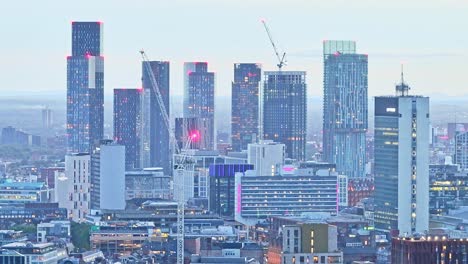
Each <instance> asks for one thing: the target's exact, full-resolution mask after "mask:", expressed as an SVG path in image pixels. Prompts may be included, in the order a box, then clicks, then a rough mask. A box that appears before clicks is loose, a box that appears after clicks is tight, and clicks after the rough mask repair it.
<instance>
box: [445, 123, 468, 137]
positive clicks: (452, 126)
mask: <svg viewBox="0 0 468 264" xmlns="http://www.w3.org/2000/svg"><path fill="white" fill-rule="evenodd" d="M457 132H468V123H459V122H457V123H448V124H447V136H448V140H452V139H453V138H454V137H455V134H456V133H457Z"/></svg>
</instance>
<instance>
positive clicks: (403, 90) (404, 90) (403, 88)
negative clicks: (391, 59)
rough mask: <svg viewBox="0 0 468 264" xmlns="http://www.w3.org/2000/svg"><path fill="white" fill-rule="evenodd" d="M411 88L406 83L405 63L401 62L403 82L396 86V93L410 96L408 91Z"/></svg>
mask: <svg viewBox="0 0 468 264" xmlns="http://www.w3.org/2000/svg"><path fill="white" fill-rule="evenodd" d="M410 89H411V88H410V87H409V86H408V85H407V84H406V83H405V78H404V74H403V63H402V64H401V83H400V84H397V85H396V86H395V93H396V95H397V96H408V91H409V90H410Z"/></svg>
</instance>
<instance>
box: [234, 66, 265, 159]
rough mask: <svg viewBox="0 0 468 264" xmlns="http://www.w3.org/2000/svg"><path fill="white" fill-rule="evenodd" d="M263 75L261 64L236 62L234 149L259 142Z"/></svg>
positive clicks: (241, 148) (244, 148)
mask: <svg viewBox="0 0 468 264" xmlns="http://www.w3.org/2000/svg"><path fill="white" fill-rule="evenodd" d="M261 76H262V70H261V65H260V64H257V63H236V64H234V81H233V82H232V104H231V109H232V111H231V137H232V149H233V150H234V151H241V150H246V149H247V145H248V144H250V143H255V142H257V136H258V102H259V100H258V99H259V98H258V93H259V85H260V81H261V78H262V77H261Z"/></svg>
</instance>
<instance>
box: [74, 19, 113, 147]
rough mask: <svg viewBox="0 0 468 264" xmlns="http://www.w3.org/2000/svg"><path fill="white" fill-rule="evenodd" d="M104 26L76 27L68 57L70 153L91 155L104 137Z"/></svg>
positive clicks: (94, 23)
mask: <svg viewBox="0 0 468 264" xmlns="http://www.w3.org/2000/svg"><path fill="white" fill-rule="evenodd" d="M102 28H103V25H102V23H101V22H73V23H72V55H71V56H68V57H67V136H68V141H67V145H68V148H67V150H68V152H69V153H77V152H87V153H91V151H92V149H93V147H94V146H95V145H96V144H98V143H99V140H101V139H102V138H103V135H104V57H103V56H102Z"/></svg>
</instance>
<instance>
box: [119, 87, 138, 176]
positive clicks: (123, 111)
mask: <svg viewBox="0 0 468 264" xmlns="http://www.w3.org/2000/svg"><path fill="white" fill-rule="evenodd" d="M142 93H143V89H125V88H124V89H114V140H115V142H116V143H117V144H120V145H123V146H125V169H127V170H131V169H134V168H140V141H141V95H142Z"/></svg>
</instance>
